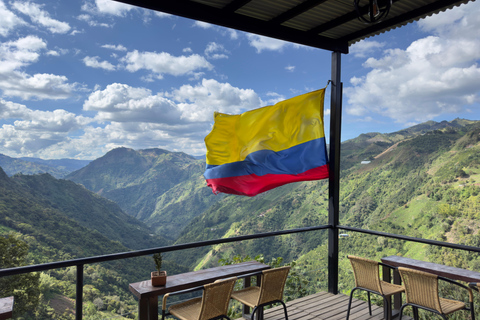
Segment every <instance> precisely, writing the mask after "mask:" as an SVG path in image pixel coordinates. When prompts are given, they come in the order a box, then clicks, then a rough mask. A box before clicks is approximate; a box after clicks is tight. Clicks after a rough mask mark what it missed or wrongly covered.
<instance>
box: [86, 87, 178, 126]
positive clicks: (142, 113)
mask: <svg viewBox="0 0 480 320" xmlns="http://www.w3.org/2000/svg"><path fill="white" fill-rule="evenodd" d="M83 108H84V110H90V111H92V110H93V111H97V116H96V118H97V119H98V120H100V121H105V120H108V121H115V122H146V123H148V122H153V123H164V124H179V123H180V122H181V121H182V120H181V117H182V114H181V112H180V110H179V109H178V108H177V106H176V105H175V103H173V102H172V101H170V100H168V99H166V98H164V97H162V96H161V95H159V94H157V95H152V92H151V91H150V90H148V89H145V88H134V87H131V86H128V85H126V84H120V83H114V84H110V85H108V86H107V87H106V88H105V90H97V91H95V92H93V93H92V94H91V95H90V96H89V97H88V99H87V101H85V103H84V105H83Z"/></svg>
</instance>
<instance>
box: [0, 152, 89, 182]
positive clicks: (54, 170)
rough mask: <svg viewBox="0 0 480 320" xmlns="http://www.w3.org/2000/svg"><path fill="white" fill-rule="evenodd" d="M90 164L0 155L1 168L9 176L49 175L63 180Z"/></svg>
mask: <svg viewBox="0 0 480 320" xmlns="http://www.w3.org/2000/svg"><path fill="white" fill-rule="evenodd" d="M88 163H90V160H76V159H59V160H43V159H40V158H29V157H23V158H12V157H9V156H6V155H4V154H0V167H2V168H3V170H4V171H5V173H6V174H7V175H8V176H13V175H14V174H17V173H22V174H39V173H48V174H51V175H52V176H54V177H55V178H63V177H65V176H66V175H67V174H69V173H70V172H72V171H75V170H78V169H80V168H82V167H84V166H86V165H87V164H88Z"/></svg>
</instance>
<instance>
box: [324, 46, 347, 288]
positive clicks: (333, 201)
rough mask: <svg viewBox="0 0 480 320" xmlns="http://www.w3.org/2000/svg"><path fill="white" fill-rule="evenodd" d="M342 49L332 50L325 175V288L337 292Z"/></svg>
mask: <svg viewBox="0 0 480 320" xmlns="http://www.w3.org/2000/svg"><path fill="white" fill-rule="evenodd" d="M340 76H341V53H340V52H332V91H331V98H330V152H329V175H330V177H329V179H328V193H329V196H328V224H329V226H330V228H329V229H328V292H330V293H333V294H337V293H338V225H339V221H340V219H339V202H340V201H339V198H340V143H341V124H342V89H343V88H342V86H343V84H342V82H341V77H340Z"/></svg>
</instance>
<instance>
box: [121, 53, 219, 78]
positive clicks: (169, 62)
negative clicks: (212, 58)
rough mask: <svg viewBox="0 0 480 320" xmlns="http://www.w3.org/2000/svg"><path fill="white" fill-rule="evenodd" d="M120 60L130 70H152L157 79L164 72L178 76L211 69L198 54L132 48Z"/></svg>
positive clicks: (161, 76)
mask: <svg viewBox="0 0 480 320" xmlns="http://www.w3.org/2000/svg"><path fill="white" fill-rule="evenodd" d="M121 61H122V62H123V63H125V68H126V69H127V70H128V71H130V72H136V71H139V70H141V69H144V70H148V71H150V72H153V73H154V74H155V75H156V76H157V78H159V79H162V78H163V75H164V74H170V75H173V76H180V75H186V74H192V73H193V72H194V71H196V70H198V69H208V70H211V69H213V66H212V65H211V64H210V63H209V62H208V61H207V60H206V59H205V58H204V57H202V56H200V55H198V54H192V55H190V56H179V57H175V56H172V55H171V54H169V53H167V52H160V53H156V52H139V51H138V50H134V51H132V52H129V53H127V55H126V56H125V57H124V58H122V59H121Z"/></svg>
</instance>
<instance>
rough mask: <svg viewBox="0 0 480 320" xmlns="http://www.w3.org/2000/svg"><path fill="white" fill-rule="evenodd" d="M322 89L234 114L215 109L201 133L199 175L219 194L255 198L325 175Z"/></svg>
mask: <svg viewBox="0 0 480 320" xmlns="http://www.w3.org/2000/svg"><path fill="white" fill-rule="evenodd" d="M324 98H325V89H321V90H317V91H314V92H310V93H306V94H303V95H300V96H297V97H294V98H291V99H288V100H285V101H281V102H279V103H277V104H275V105H273V106H267V107H263V108H260V109H255V110H251V111H247V112H245V113H242V114H239V115H228V114H224V113H218V112H215V114H214V118H215V123H214V125H213V129H212V131H211V132H210V133H209V134H208V135H207V136H206V137H205V145H206V147H207V168H206V171H205V174H204V176H205V179H206V180H207V185H208V186H209V187H211V188H212V190H213V192H214V193H215V194H217V193H219V192H223V193H231V194H238V195H245V196H255V195H257V194H259V193H262V192H265V191H267V190H270V189H273V188H276V187H279V186H282V185H284V184H287V183H292V182H297V181H308V180H319V179H325V178H328V159H327V149H326V143H325V133H324V128H323V127H324V126H323V101H324Z"/></svg>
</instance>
